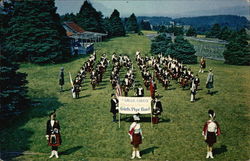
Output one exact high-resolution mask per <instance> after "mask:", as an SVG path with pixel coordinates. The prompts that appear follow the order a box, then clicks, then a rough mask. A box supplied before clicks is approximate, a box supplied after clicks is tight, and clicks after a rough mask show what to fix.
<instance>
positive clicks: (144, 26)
mask: <svg viewBox="0 0 250 161" xmlns="http://www.w3.org/2000/svg"><path fill="white" fill-rule="evenodd" d="M140 27H141V29H142V30H152V29H151V25H150V23H149V21H145V20H141V23H140Z"/></svg>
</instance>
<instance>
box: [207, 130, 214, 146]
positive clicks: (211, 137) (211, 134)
mask: <svg viewBox="0 0 250 161" xmlns="http://www.w3.org/2000/svg"><path fill="white" fill-rule="evenodd" d="M205 142H206V143H207V144H208V145H209V146H210V147H211V146H212V145H213V144H214V143H216V135H215V132H207V139H206V140H205Z"/></svg>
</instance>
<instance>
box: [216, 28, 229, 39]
mask: <svg viewBox="0 0 250 161" xmlns="http://www.w3.org/2000/svg"><path fill="white" fill-rule="evenodd" d="M231 32H232V31H231V30H229V29H228V27H227V26H225V27H223V28H222V29H221V33H220V35H219V37H218V38H219V39H222V40H229V39H230V38H231V37H230V36H231Z"/></svg>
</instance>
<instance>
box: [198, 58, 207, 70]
mask: <svg viewBox="0 0 250 161" xmlns="http://www.w3.org/2000/svg"><path fill="white" fill-rule="evenodd" d="M205 69H206V60H205V58H204V57H201V60H200V70H199V73H203V72H204V70H205Z"/></svg>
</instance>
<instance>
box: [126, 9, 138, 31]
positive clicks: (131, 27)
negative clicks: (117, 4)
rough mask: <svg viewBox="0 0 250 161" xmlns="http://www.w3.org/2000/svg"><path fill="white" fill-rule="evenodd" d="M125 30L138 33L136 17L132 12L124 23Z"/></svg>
mask: <svg viewBox="0 0 250 161" xmlns="http://www.w3.org/2000/svg"><path fill="white" fill-rule="evenodd" d="M126 26H127V31H129V32H134V33H138V32H139V25H138V23H137V19H136V16H135V14H134V13H132V14H131V16H130V17H129V18H128V21H127V23H126Z"/></svg>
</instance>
